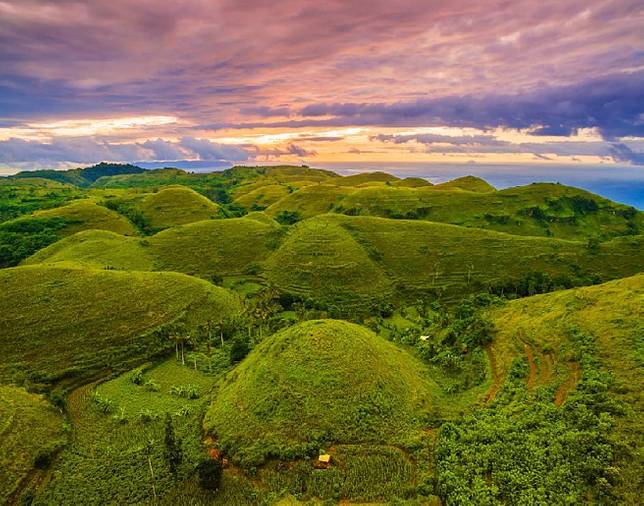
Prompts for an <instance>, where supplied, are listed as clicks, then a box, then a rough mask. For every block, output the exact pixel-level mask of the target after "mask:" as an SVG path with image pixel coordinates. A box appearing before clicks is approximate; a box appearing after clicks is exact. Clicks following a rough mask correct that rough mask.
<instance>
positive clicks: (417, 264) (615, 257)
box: [28, 213, 644, 307]
mask: <svg viewBox="0 0 644 506" xmlns="http://www.w3.org/2000/svg"><path fill="white" fill-rule="evenodd" d="M257 215H258V216H249V217H246V218H236V219H226V220H209V221H203V222H197V223H193V224H190V225H185V226H181V227H173V228H170V229H167V230H165V231H163V232H161V233H158V234H156V235H154V236H151V237H149V238H146V239H144V240H137V239H135V238H126V237H122V236H117V235H115V234H107V233H98V232H91V233H90V232H86V233H83V234H79V235H77V236H73V237H70V238H68V239H66V240H64V241H61V242H59V243H56V244H54V245H52V246H50V247H49V248H46V249H44V250H43V251H41V252H40V253H38V254H36V255H34V257H33V258H31V259H29V261H28V263H37V262H60V261H73V262H81V263H84V264H86V265H90V266H95V267H100V266H102V267H111V268H116V269H132V268H135V269H139V270H172V271H177V272H183V273H186V274H193V275H198V276H200V277H203V278H206V279H219V278H221V277H226V276H236V275H240V274H251V275H260V276H264V277H265V278H266V280H267V282H269V283H270V284H273V285H274V286H275V287H276V288H278V289H280V290H281V291H283V292H288V293H291V294H294V295H298V296H301V297H303V298H313V299H316V300H318V301H325V302H326V303H334V304H335V303H341V305H342V306H343V307H345V306H346V307H355V306H358V305H360V306H363V307H366V306H368V305H369V304H370V303H373V302H376V301H378V300H381V299H382V298H385V297H387V298H392V295H393V294H394V292H395V293H397V295H398V296H402V297H403V298H406V299H407V298H411V299H413V298H415V297H416V296H417V295H418V294H428V293H433V294H435V295H442V296H443V297H446V298H447V299H452V300H453V299H457V298H462V297H463V296H465V295H466V294H468V293H476V292H479V291H487V290H492V291H494V292H495V293H499V294H513V293H516V294H519V295H530V294H534V293H538V292H541V291H550V290H552V289H554V288H557V287H558V288H566V287H571V286H575V285H580V284H590V283H596V282H598V281H602V280H609V279H614V278H618V277H623V276H630V275H632V274H635V273H637V272H639V271H640V270H641V269H642V265H644V255H643V254H642V246H643V245H642V241H643V237H642V236H629V237H623V238H616V239H613V240H611V241H607V242H605V243H602V244H600V245H597V246H594V247H593V248H589V247H588V244H586V243H582V242H576V241H566V240H561V239H553V238H545V237H522V236H514V235H509V234H504V233H499V232H494V231H490V230H483V229H475V228H466V227H459V226H455V225H448V224H442V223H431V222H426V221H419V220H391V219H384V218H372V217H366V216H359V217H350V216H341V215H334V214H327V215H322V216H317V217H315V218H312V219H310V220H305V221H303V222H300V223H298V224H296V225H295V226H292V227H281V226H278V225H277V224H275V222H273V221H272V220H270V219H268V218H267V217H266V215H264V214H261V213H257ZM287 232H288V234H287V235H285V234H286V233H287ZM517 258H520V259H521V261H520V262H518V261H517V260H516V259H517ZM395 298H396V297H394V299H395Z"/></svg>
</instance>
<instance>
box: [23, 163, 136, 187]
mask: <svg viewBox="0 0 644 506" xmlns="http://www.w3.org/2000/svg"><path fill="white" fill-rule="evenodd" d="M142 172H145V169H142V168H141V167H137V166H136V165H130V164H121V163H105V162H103V163H99V164H97V165H93V166H92V167H86V168H84V169H73V170H29V171H23V172H18V174H16V175H15V176H12V177H13V178H16V179H29V178H44V179H51V180H52V181H57V182H60V183H68V184H72V185H75V186H80V187H85V186H90V185H91V184H92V183H93V182H95V181H96V180H98V179H99V178H101V177H108V176H115V175H118V174H137V173H142Z"/></svg>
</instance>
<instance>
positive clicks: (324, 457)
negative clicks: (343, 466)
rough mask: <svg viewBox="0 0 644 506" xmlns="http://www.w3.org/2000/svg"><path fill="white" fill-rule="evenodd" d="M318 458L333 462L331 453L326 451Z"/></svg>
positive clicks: (322, 460)
mask: <svg viewBox="0 0 644 506" xmlns="http://www.w3.org/2000/svg"><path fill="white" fill-rule="evenodd" d="M318 460H319V461H320V462H327V463H328V462H331V455H329V454H328V453H325V454H324V455H320V456H319V457H318Z"/></svg>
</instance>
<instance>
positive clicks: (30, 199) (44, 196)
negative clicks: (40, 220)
mask: <svg viewBox="0 0 644 506" xmlns="http://www.w3.org/2000/svg"><path fill="white" fill-rule="evenodd" d="M81 193H82V192H81V191H80V190H79V189H78V188H75V187H74V186H72V185H69V184H64V183H59V182H56V181H52V180H50V179H43V178H37V177H34V178H29V179H16V178H9V177H0V223H1V222H4V221H8V220H12V219H14V218H18V217H20V216H22V215H25V214H29V213H32V212H34V211H38V210H39V209H48V208H52V207H59V206H62V205H64V204H66V203H67V202H69V201H70V200H72V199H75V198H79V197H80V195H81Z"/></svg>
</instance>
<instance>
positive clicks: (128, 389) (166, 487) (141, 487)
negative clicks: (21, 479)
mask: <svg viewBox="0 0 644 506" xmlns="http://www.w3.org/2000/svg"><path fill="white" fill-rule="evenodd" d="M133 372H134V371H130V372H127V373H125V374H123V375H121V376H119V377H117V378H115V379H113V380H111V381H108V382H106V383H101V384H100V385H98V386H97V387H96V388H95V390H96V392H97V393H93V392H94V388H93V387H92V385H89V386H85V387H81V388H80V389H78V390H76V391H74V392H72V393H71V394H70V396H69V398H68V406H67V409H68V413H69V417H70V419H71V420H72V421H73V423H74V431H73V433H72V437H71V441H70V444H69V445H68V447H67V448H65V450H64V451H63V452H62V453H61V455H60V462H59V463H58V465H57V467H56V470H55V472H54V473H53V476H52V477H51V481H50V483H49V484H48V485H47V487H46V488H44V489H42V490H40V491H39V493H37V494H36V497H35V501H34V504H69V503H82V504H143V503H149V502H153V500H154V494H155V493H156V496H157V497H158V499H159V500H160V501H162V503H168V499H167V497H168V496H169V495H170V494H172V493H173V491H175V490H181V489H182V487H184V486H187V485H189V484H190V483H192V481H191V480H192V479H193V473H194V466H195V465H196V464H197V463H198V462H199V461H200V460H201V459H203V458H204V457H205V448H204V447H203V446H202V444H201V434H200V430H199V420H200V417H201V413H202V411H203V406H204V402H205V394H206V393H207V391H208V390H209V389H210V387H211V386H212V384H213V383H214V381H215V379H216V378H215V377H214V376H209V375H206V374H203V373H200V372H198V371H194V370H192V369H190V368H188V367H185V366H182V365H180V364H178V363H176V362H175V361H174V359H170V360H166V361H164V362H162V363H161V364H159V365H157V366H154V367H151V368H146V369H144V372H143V375H142V377H143V383H142V384H141V385H137V384H134V383H132V381H131V377H132V374H133ZM147 382H154V383H156V384H157V385H158V388H159V390H158V391H154V390H151V389H149V388H148V387H147V386H146V383H147ZM174 384H191V385H195V386H196V388H197V390H198V392H199V394H200V397H199V398H197V399H186V398H182V397H177V396H175V395H173V394H172V393H171V387H172V385H174ZM99 398H100V399H102V403H101V404H99V403H97V402H96V401H95V400H93V399H99ZM106 406H107V408H106ZM106 411H107V412H106ZM166 413H169V414H170V416H171V417H172V425H173V427H174V431H175V434H176V437H177V439H178V440H179V444H180V446H181V449H182V453H183V458H182V462H181V464H180V468H179V475H178V477H177V479H176V480H175V479H174V478H173V477H172V475H171V474H170V470H169V467H168V464H167V462H166V460H165V457H164V436H165V428H164V424H165V415H166ZM150 467H151V468H152V473H153V475H154V476H152V474H151V472H150ZM153 486H154V492H153Z"/></svg>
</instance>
